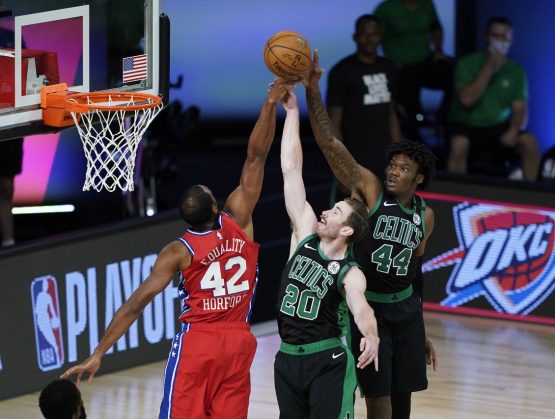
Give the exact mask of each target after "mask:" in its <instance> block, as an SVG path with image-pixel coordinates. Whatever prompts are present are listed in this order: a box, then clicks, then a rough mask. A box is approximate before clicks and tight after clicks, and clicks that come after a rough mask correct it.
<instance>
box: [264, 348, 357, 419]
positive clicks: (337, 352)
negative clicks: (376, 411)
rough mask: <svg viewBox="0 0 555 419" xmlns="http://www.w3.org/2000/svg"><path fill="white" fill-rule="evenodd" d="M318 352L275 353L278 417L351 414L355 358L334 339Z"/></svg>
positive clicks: (329, 417) (333, 418)
mask: <svg viewBox="0 0 555 419" xmlns="http://www.w3.org/2000/svg"><path fill="white" fill-rule="evenodd" d="M337 341H338V343H337V345H336V346H334V347H331V348H328V349H324V350H321V351H317V352H312V353H310V352H311V351H305V352H298V353H297V354H293V353H292V352H290V351H288V352H289V353H285V352H283V349H280V351H279V352H278V353H277V354H276V359H275V362H274V384H275V389H276V395H277V400H278V405H279V411H280V415H279V417H280V419H291V418H309V417H310V418H319V419H320V418H321V419H337V418H345V417H351V418H352V417H354V404H355V389H356V375H355V361H354V358H353V355H352V354H351V351H349V349H348V348H347V347H346V346H344V345H342V344H341V341H339V339H337Z"/></svg>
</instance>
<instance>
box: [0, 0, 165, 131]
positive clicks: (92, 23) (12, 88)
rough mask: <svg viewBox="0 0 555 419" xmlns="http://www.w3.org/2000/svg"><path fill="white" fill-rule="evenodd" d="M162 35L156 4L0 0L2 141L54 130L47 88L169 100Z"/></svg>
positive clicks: (150, 0) (144, 0)
mask: <svg viewBox="0 0 555 419" xmlns="http://www.w3.org/2000/svg"><path fill="white" fill-rule="evenodd" d="M168 33H169V21H168V20H167V17H165V15H160V0H95V1H94V0H93V1H86V0H40V1H37V0H0V140H3V139H9V138H15V137H19V136H24V135H32V134H37V133H47V132H53V131H55V129H53V128H51V127H47V126H45V125H44V124H43V123H42V110H41V107H40V89H41V87H42V86H45V85H52V84H59V83H67V85H68V87H69V90H70V91H75V92H97V91H138V92H144V93H151V94H156V95H160V96H164V95H165V96H166V98H167V85H168V81H167V79H168V65H167V61H168V59H167V54H168V52H167V50H168V49H169V47H167V46H168V45H169V41H168V40H167V39H166V38H167V36H168ZM166 98H165V99H166Z"/></svg>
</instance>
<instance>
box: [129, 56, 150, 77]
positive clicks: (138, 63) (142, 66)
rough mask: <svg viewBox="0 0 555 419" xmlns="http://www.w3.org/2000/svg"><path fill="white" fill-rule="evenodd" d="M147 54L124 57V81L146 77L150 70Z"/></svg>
mask: <svg viewBox="0 0 555 419" xmlns="http://www.w3.org/2000/svg"><path fill="white" fill-rule="evenodd" d="M147 65H148V62H147V58H146V54H142V55H134V56H132V57H125V58H124V59H123V82H124V83H129V82H130V81H136V80H144V79H146V73H147V70H148V67H147Z"/></svg>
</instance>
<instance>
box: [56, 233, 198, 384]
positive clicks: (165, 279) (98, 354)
mask: <svg viewBox="0 0 555 419" xmlns="http://www.w3.org/2000/svg"><path fill="white" fill-rule="evenodd" d="M190 262H191V256H190V254H189V253H188V251H187V250H186V248H185V246H183V245H182V244H181V243H179V242H177V241H175V242H172V243H170V244H168V245H167V246H166V247H164V248H163V249H162V251H161V252H160V254H159V255H158V258H157V259H156V262H155V263H154V267H153V268H152V272H151V273H150V275H149V276H148V278H147V279H146V280H145V281H144V282H143V283H142V284H141V285H140V286H139V288H137V289H136V290H135V292H134V293H133V294H131V297H129V299H128V300H127V301H126V302H125V303H123V304H122V306H121V307H120V308H119V309H118V311H116V313H115V314H114V317H113V318H112V321H111V322H110V324H109V325H108V328H107V329H106V331H105V332H104V334H103V335H102V338H101V339H100V343H99V344H98V346H97V347H96V348H95V350H94V352H93V354H92V355H91V356H90V357H89V358H87V359H86V360H84V361H83V362H81V363H80V364H78V365H75V366H74V367H72V368H70V369H68V370H67V371H66V372H64V373H63V374H62V376H61V377H62V378H67V377H69V376H71V375H73V374H77V384H79V382H80V381H81V376H82V375H83V373H85V372H88V373H89V379H88V381H89V383H91V382H92V380H93V378H94V375H95V374H96V372H97V371H98V369H99V368H100V361H101V359H102V357H103V356H104V354H105V353H106V351H107V350H108V349H110V348H111V347H112V346H113V345H114V344H115V343H116V342H117V341H118V339H119V338H120V337H121V336H122V335H123V334H124V333H125V332H127V330H129V328H130V327H131V325H132V324H133V322H135V320H137V319H138V318H139V316H140V315H141V313H142V311H143V309H144V308H145V306H146V305H147V304H148V303H150V302H151V301H152V299H153V298H154V297H155V296H156V295H157V294H159V293H160V292H162V291H163V290H164V288H166V286H167V285H168V284H169V283H170V281H171V280H172V277H173V274H174V273H175V271H177V270H180V269H185V268H186V267H187V266H188V265H189V263H190Z"/></svg>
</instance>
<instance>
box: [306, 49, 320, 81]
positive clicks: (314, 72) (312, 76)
mask: <svg viewBox="0 0 555 419" xmlns="http://www.w3.org/2000/svg"><path fill="white" fill-rule="evenodd" d="M323 72H324V69H323V68H322V67H320V65H319V64H318V50H317V49H315V50H314V55H313V58H312V65H311V66H309V67H308V70H306V72H305V73H304V77H303V85H304V87H306V88H308V87H314V86H316V87H317V86H318V83H319V82H320V77H321V76H322V73H323Z"/></svg>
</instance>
